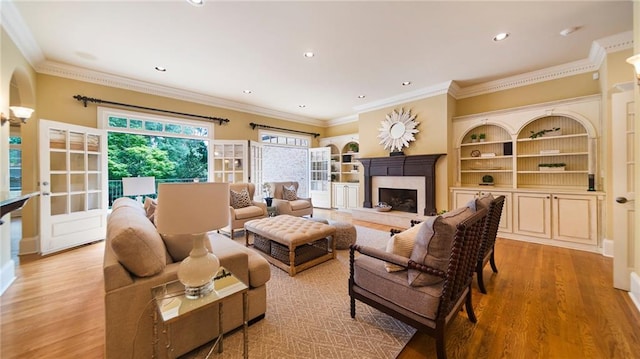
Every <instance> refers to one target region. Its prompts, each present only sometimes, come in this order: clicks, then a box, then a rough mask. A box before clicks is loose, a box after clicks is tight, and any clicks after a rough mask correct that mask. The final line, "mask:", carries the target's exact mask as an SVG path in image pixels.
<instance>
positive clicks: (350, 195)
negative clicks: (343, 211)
mask: <svg viewBox="0 0 640 359" xmlns="http://www.w3.org/2000/svg"><path fill="white" fill-rule="evenodd" d="M345 190H346V193H345V197H346V198H345V200H346V205H347V208H349V209H353V208H358V191H359V186H354V185H348V186H345Z"/></svg>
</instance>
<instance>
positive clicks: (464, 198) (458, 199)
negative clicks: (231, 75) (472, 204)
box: [449, 190, 480, 211]
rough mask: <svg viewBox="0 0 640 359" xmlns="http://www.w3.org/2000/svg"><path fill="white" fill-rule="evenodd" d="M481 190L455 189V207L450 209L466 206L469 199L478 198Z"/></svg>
mask: <svg viewBox="0 0 640 359" xmlns="http://www.w3.org/2000/svg"><path fill="white" fill-rule="evenodd" d="M479 194H480V192H478V191H464V190H463V191H458V190H456V191H453V207H452V208H450V209H449V210H450V211H451V210H454V209H456V208H460V207H462V206H465V205H466V204H467V203H469V201H471V200H474V199H476V198H478V195H479Z"/></svg>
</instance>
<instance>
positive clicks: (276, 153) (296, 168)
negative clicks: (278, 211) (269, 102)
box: [256, 130, 311, 197]
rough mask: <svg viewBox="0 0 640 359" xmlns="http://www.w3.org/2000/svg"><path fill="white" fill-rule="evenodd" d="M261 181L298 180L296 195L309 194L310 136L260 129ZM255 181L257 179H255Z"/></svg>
mask: <svg viewBox="0 0 640 359" xmlns="http://www.w3.org/2000/svg"><path fill="white" fill-rule="evenodd" d="M258 137H259V138H260V142H262V144H263V146H262V181H263V182H259V183H264V182H271V181H274V182H281V181H295V182H298V196H300V197H308V196H309V145H310V143H311V137H310V136H305V135H292V134H289V133H279V132H270V131H262V130H261V131H260V132H259V135H258ZM256 182H257V181H256Z"/></svg>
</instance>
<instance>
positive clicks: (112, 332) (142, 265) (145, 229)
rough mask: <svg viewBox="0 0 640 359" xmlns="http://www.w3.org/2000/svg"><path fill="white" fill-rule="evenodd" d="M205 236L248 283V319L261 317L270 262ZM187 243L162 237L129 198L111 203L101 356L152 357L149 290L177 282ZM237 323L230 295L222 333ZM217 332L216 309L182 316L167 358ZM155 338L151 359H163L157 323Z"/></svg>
mask: <svg viewBox="0 0 640 359" xmlns="http://www.w3.org/2000/svg"><path fill="white" fill-rule="evenodd" d="M159 205H162V204H159ZM209 238H210V245H211V247H212V248H213V252H214V253H215V254H216V256H218V258H219V259H220V263H221V265H223V266H224V267H226V268H227V269H229V270H230V271H231V272H232V273H233V274H235V275H236V276H237V277H238V278H240V279H241V280H242V281H243V282H245V283H248V284H249V287H250V289H249V296H248V298H249V305H248V306H249V319H250V320H254V321H255V320H259V319H261V318H262V317H264V314H265V312H266V305H267V303H266V295H267V291H266V283H267V281H268V280H269V279H270V276H271V272H270V267H269V263H268V262H267V261H266V260H265V259H264V258H263V257H262V256H261V255H259V254H258V253H256V252H253V251H252V250H250V249H247V248H246V247H244V246H243V245H241V244H238V243H236V242H234V241H232V240H229V238H227V237H224V236H222V235H220V234H215V233H210V234H209ZM186 242H187V241H180V240H176V238H167V239H163V238H162V237H161V236H160V235H159V234H158V232H157V231H156V229H155V226H154V224H153V223H152V222H151V221H150V220H149V218H147V213H146V212H145V209H144V208H143V207H142V205H141V204H139V203H138V202H136V201H134V200H131V199H129V198H120V199H118V200H116V201H115V202H114V205H113V209H112V213H111V214H110V215H109V219H108V220H107V239H106V243H105V253H104V268H103V269H104V290H105V296H104V301H105V321H106V322H105V328H106V332H105V357H106V358H145V359H146V358H151V357H152V356H153V354H154V346H153V345H152V343H153V338H154V335H153V333H154V312H155V310H156V308H155V303H154V301H153V300H152V298H151V288H152V287H154V286H157V285H160V284H163V283H166V282H168V281H172V280H176V279H177V269H178V266H179V264H180V263H179V261H177V260H175V259H174V257H175V258H179V257H186V256H187V255H188V252H189V251H190V247H191V244H190V243H186ZM184 243H186V245H185V244H184ZM159 324H160V323H159ZM241 325H242V297H241V296H234V297H231V298H229V299H227V300H226V301H225V302H224V312H223V330H224V331H225V332H228V331H230V330H232V329H234V328H237V327H239V326H241ZM217 328H218V314H217V308H212V309H210V310H206V311H202V312H199V313H198V314H197V315H190V316H186V317H184V318H181V319H180V320H178V321H177V322H175V323H173V324H172V325H171V330H170V334H171V345H172V348H173V352H172V356H178V355H181V354H184V353H187V352H189V351H191V350H193V349H195V348H197V347H198V346H201V345H203V344H205V343H207V342H209V341H210V340H212V339H213V338H214V337H216V336H217V335H218V329H217ZM158 337H159V338H158V339H159V342H158V343H157V346H156V348H157V350H155V351H156V356H155V357H156V358H158V357H159V358H164V357H166V355H167V352H166V350H165V349H164V348H165V345H166V340H165V338H164V336H163V334H162V331H161V326H160V325H159V326H158Z"/></svg>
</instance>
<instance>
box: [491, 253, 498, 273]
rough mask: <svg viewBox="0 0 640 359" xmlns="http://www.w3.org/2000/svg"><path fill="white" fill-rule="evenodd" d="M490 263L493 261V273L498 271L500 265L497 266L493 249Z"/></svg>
mask: <svg viewBox="0 0 640 359" xmlns="http://www.w3.org/2000/svg"><path fill="white" fill-rule="evenodd" d="M489 263H491V269H493V273H498V267H496V259H495V258H494V257H493V251H491V257H489Z"/></svg>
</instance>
